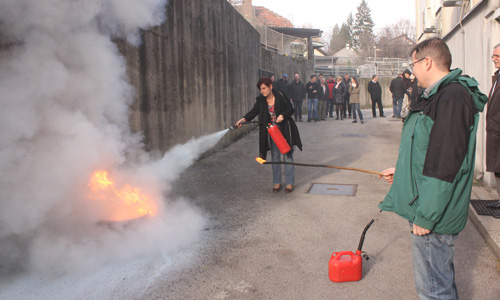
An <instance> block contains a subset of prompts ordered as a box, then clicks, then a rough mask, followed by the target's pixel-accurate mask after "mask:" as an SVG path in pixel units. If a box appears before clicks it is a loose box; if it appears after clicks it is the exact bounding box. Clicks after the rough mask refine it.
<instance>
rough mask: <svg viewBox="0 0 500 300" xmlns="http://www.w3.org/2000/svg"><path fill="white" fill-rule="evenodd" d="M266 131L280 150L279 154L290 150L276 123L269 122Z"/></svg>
mask: <svg viewBox="0 0 500 300" xmlns="http://www.w3.org/2000/svg"><path fill="white" fill-rule="evenodd" d="M267 132H269V135H270V136H271V138H272V139H273V141H274V143H275V144H276V146H277V147H278V149H279V150H280V152H281V154H287V153H288V152H290V150H292V148H290V145H288V143H287V142H286V139H285V137H284V136H283V134H282V133H281V131H280V130H279V128H278V126H276V124H269V125H268V126H267Z"/></svg>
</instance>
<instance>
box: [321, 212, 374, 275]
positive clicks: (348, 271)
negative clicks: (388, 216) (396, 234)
mask: <svg viewBox="0 0 500 300" xmlns="http://www.w3.org/2000/svg"><path fill="white" fill-rule="evenodd" d="M373 222H375V220H374V219H372V220H371V221H370V222H369V223H368V225H366V227H365V229H364V230H363V233H362V234H361V239H360V240H359V244H358V250H356V253H354V252H352V251H340V252H333V253H332V257H331V258H330V261H329V262H328V277H329V278H330V280H331V281H334V282H346V281H358V280H360V279H361V278H362V277H363V258H364V259H366V260H368V255H366V253H365V252H364V251H361V249H362V248H363V243H364V241H365V235H366V231H367V230H368V228H370V226H371V225H372V224H373Z"/></svg>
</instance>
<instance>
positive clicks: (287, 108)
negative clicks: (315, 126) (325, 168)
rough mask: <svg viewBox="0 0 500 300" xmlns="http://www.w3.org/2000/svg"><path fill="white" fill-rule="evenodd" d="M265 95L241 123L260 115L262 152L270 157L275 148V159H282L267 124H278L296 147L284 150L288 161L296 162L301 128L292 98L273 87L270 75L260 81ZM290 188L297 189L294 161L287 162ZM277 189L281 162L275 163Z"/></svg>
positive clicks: (262, 155) (278, 189)
mask: <svg viewBox="0 0 500 300" xmlns="http://www.w3.org/2000/svg"><path fill="white" fill-rule="evenodd" d="M257 88H259V90H260V93H261V95H260V96H258V97H257V101H256V102H255V104H254V106H253V108H252V109H251V110H250V111H249V112H248V113H247V114H246V115H245V116H244V117H243V118H241V119H240V120H239V121H238V122H236V124H235V125H236V126H237V127H241V124H242V123H244V122H249V121H251V120H252V119H254V118H255V117H256V116H259V122H260V125H259V127H260V128H259V156H260V157H261V158H263V159H266V156H267V151H269V150H271V156H272V161H273V162H280V161H281V152H280V150H279V149H278V147H277V146H276V144H275V143H274V141H273V139H272V138H271V137H270V135H269V133H268V131H267V127H266V125H267V124H275V125H276V126H278V128H279V130H280V131H281V133H282V134H283V136H284V137H285V139H286V141H287V143H288V145H290V147H291V148H292V150H290V151H289V152H288V153H286V154H284V157H285V159H284V161H286V162H293V146H297V148H299V149H300V151H302V142H301V140H300V134H299V129H298V128H297V125H296V124H295V122H294V121H293V119H292V115H293V112H294V109H293V106H292V103H291V101H290V99H289V98H288V97H287V96H286V95H283V94H282V93H281V92H279V91H277V90H273V85H272V82H271V80H270V79H269V78H261V79H260V80H259V82H258V83H257ZM285 177H286V188H285V193H290V192H292V191H293V184H294V181H295V168H294V166H293V165H288V164H287V165H285ZM273 182H274V187H273V192H275V193H276V192H279V191H280V189H281V164H273Z"/></svg>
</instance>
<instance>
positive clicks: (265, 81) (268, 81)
mask: <svg viewBox="0 0 500 300" xmlns="http://www.w3.org/2000/svg"><path fill="white" fill-rule="evenodd" d="M263 84H265V85H266V86H268V87H270V86H271V85H272V84H273V82H272V80H271V78H268V77H262V78H261V79H260V80H259V82H257V88H258V89H260V86H261V85H263Z"/></svg>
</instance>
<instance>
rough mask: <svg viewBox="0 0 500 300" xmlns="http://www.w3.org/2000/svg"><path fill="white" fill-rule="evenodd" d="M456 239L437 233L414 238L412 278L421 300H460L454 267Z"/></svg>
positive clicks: (449, 235)
mask: <svg viewBox="0 0 500 300" xmlns="http://www.w3.org/2000/svg"><path fill="white" fill-rule="evenodd" d="M410 224H411V223H410ZM457 237H458V234H439V233H434V232H431V233H429V234H427V235H423V236H418V235H415V234H412V235H411V244H412V258H413V259H412V261H413V276H414V279H415V288H416V289H417V294H418V296H419V297H420V299H422V300H430V299H458V294H457V286H456V284H455V269H454V266H453V258H454V256H455V241H456V239H457Z"/></svg>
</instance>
